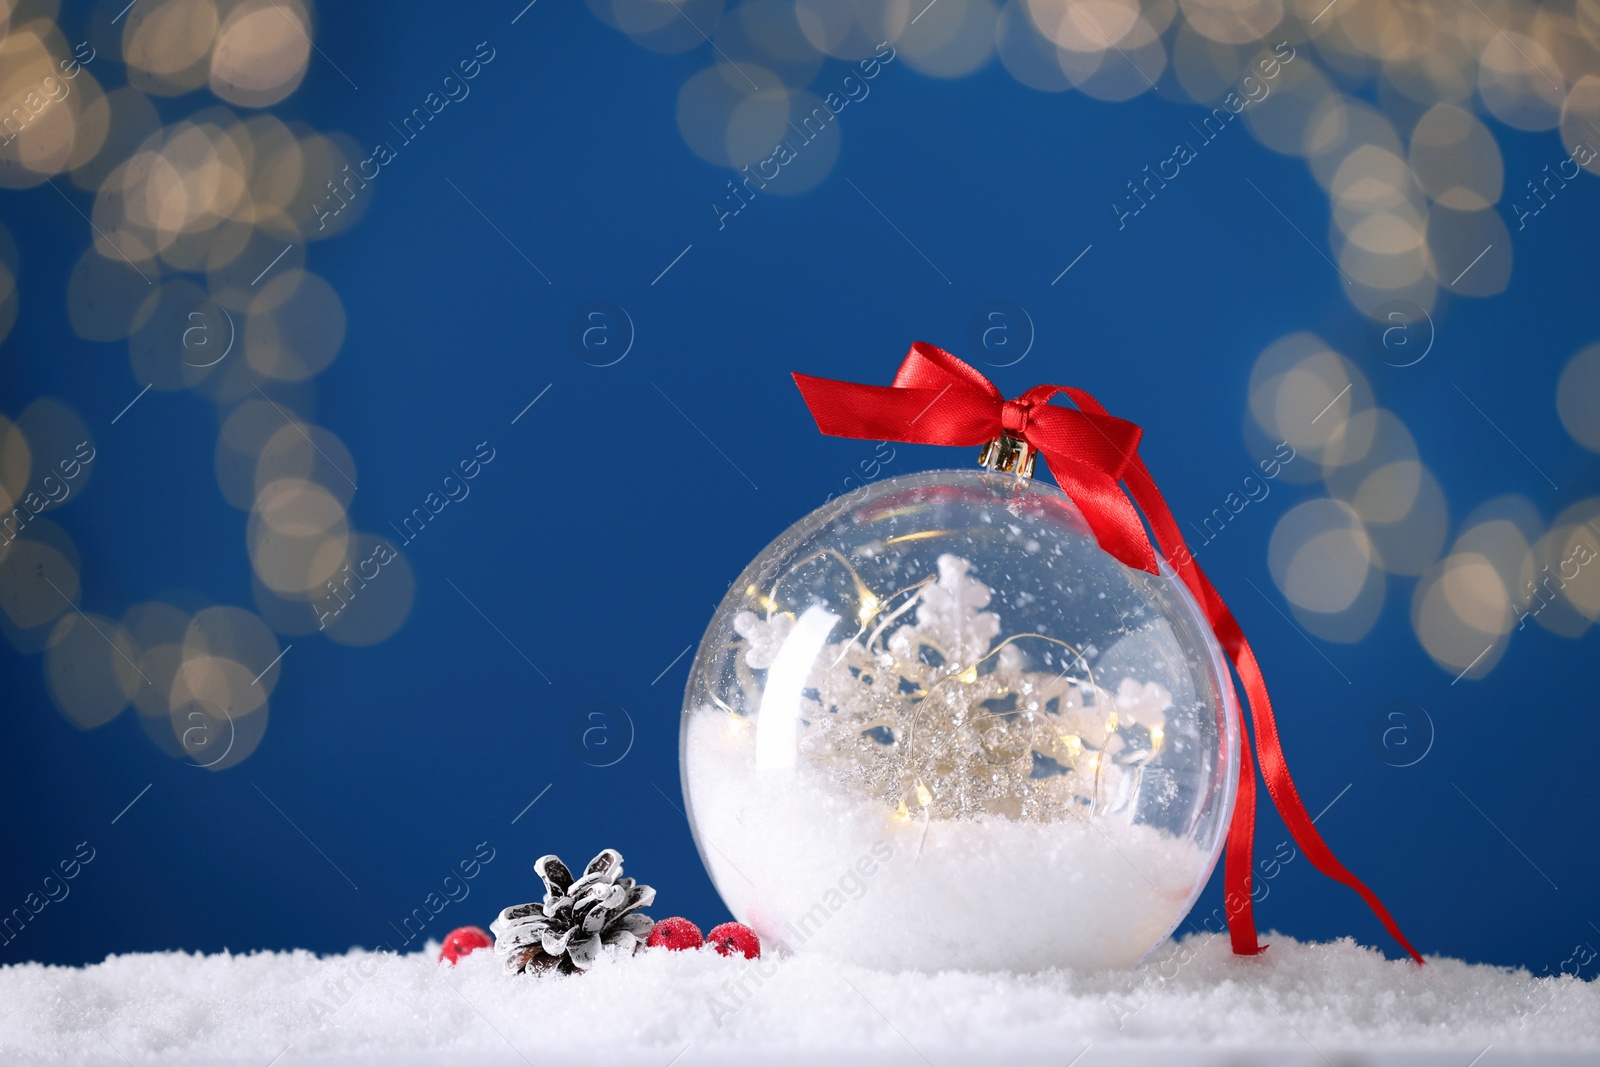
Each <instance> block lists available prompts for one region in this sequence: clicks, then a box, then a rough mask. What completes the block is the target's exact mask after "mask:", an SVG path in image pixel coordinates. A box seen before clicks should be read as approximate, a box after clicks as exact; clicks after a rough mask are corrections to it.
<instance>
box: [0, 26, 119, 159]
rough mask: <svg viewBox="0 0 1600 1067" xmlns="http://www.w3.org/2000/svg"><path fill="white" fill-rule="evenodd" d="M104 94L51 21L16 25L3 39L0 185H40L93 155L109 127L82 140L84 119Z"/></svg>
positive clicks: (0, 47)
mask: <svg viewBox="0 0 1600 1067" xmlns="http://www.w3.org/2000/svg"><path fill="white" fill-rule="evenodd" d="M69 72H70V73H69ZM100 95H101V91H100V88H99V85H98V84H97V83H96V82H95V79H94V77H93V76H92V75H91V74H89V73H88V72H87V71H86V70H84V69H83V67H82V65H81V64H79V63H77V61H76V60H75V59H74V58H73V52H72V50H71V49H69V48H68V47H67V45H66V42H65V41H64V40H63V39H62V37H61V33H60V31H59V30H57V29H56V27H55V24H54V23H52V22H51V21H49V19H47V18H37V17H36V18H32V19H31V20H30V21H28V22H26V23H24V24H22V25H12V26H11V28H10V32H9V33H8V34H6V35H5V36H4V37H0V187H7V186H9V187H11V188H25V187H27V186H31V185H37V184H38V183H40V182H42V181H44V180H45V179H46V178H48V177H50V176H51V175H53V174H57V173H59V172H60V171H63V170H66V169H67V168H68V167H69V166H71V165H73V163H74V162H75V159H76V161H81V160H82V159H84V158H86V157H87V156H88V155H90V154H92V153H93V152H94V151H95V149H96V148H97V147H98V144H97V143H96V138H95V134H98V135H99V137H100V138H103V137H104V136H105V129H104V127H103V124H102V125H101V126H100V127H99V128H98V129H95V130H91V131H85V132H86V134H87V136H85V137H84V140H83V143H81V144H80V143H79V119H80V116H81V114H82V111H83V108H84V107H85V106H86V105H87V104H89V103H90V102H91V100H93V99H96V98H98V97H99V96H100ZM75 150H76V152H75Z"/></svg>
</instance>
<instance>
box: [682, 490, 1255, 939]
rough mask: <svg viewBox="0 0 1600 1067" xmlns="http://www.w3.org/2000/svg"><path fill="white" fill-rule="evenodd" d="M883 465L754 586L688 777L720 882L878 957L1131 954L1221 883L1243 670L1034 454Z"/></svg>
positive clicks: (787, 935)
mask: <svg viewBox="0 0 1600 1067" xmlns="http://www.w3.org/2000/svg"><path fill="white" fill-rule="evenodd" d="M994 466H995V464H994V463H993V462H992V461H991V462H990V463H989V469H981V470H965V471H935V472H929V473H920V474H909V475H902V476H899V477H894V478H889V479H886V480H883V481H881V482H878V483H875V484H872V485H869V486H866V487H864V488H862V489H858V490H856V491H855V492H854V493H852V494H851V495H849V496H846V497H844V498H840V499H836V500H832V501H830V502H828V503H826V504H824V505H823V506H822V507H820V508H819V509H817V510H816V511H814V512H812V513H811V514H810V515H809V516H807V517H806V518H805V519H803V520H801V521H800V522H799V523H797V524H796V525H795V526H793V527H791V528H790V529H789V530H788V531H786V532H785V533H784V534H783V535H782V536H780V537H779V538H778V539H777V540H776V541H774V542H773V543H772V544H771V545H770V546H769V547H768V548H767V549H766V550H765V551H763V552H762V553H761V554H760V555H759V556H758V557H757V558H756V559H755V560H754V561H753V562H752V563H751V564H750V565H749V567H747V568H746V569H745V571H744V573H743V574H742V575H740V577H739V578H738V580H737V581H735V582H734V584H733V586H732V587H731V588H730V590H729V592H728V594H727V596H726V597H725V598H724V599H723V601H722V603H721V605H720V606H719V607H718V609H717V611H716V614H715V615H714V616H713V618H712V620H711V624H710V626H709V627H708V629H707V631H706V634H705V637H704V639H703V640H702V642H701V644H700V648H699V652H698V654H697V656H696V658H695V661H694V666H693V668H692V670H691V673H690V678H689V684H688V689H687V692H686V695H685V702H684V712H683V720H682V732H681V770H682V775H683V791H684V796H685V800H686V802H687V811H688V815H689V822H690V825H691V827H692V829H693V833H694V837H695V842H696V844H697V846H698V848H699V851H700V857H701V859H702V861H703V862H704V863H705V865H706V869H707V870H708V872H709V873H710V876H711V878H712V881H713V882H714V883H715V885H716V887H717V890H718V891H719V892H720V893H721V895H722V898H723V900H724V901H725V902H726V904H727V905H728V907H729V909H730V910H731V911H732V912H733V914H734V916H735V917H736V918H738V919H739V920H740V921H741V922H744V923H746V924H748V925H749V926H751V927H752V928H753V929H754V930H755V931H756V932H757V933H758V934H759V935H760V936H761V938H762V940H763V942H766V943H771V944H776V945H777V946H778V947H779V949H780V951H788V952H802V953H807V952H821V953H827V954H832V955H836V956H847V957H849V958H850V959H852V960H854V961H855V962H858V963H862V964H864V965H867V966H872V967H876V968H879V969H883V970H906V969H913V970H940V969H946V968H963V969H970V970H1006V971H1036V970H1041V969H1044V968H1049V967H1074V968H1080V969H1099V968H1126V967H1131V966H1133V965H1134V964H1136V963H1137V962H1138V961H1139V960H1140V959H1142V958H1143V957H1144V956H1145V955H1146V954H1147V953H1148V952H1149V951H1150V950H1151V949H1152V948H1154V947H1155V946H1157V945H1158V944H1160V943H1161V942H1162V941H1163V940H1164V939H1165V938H1166V937H1167V936H1168V935H1169V934H1170V933H1171V932H1172V931H1173V929H1174V928H1175V927H1176V926H1177V924H1178V923H1179V922H1180V921H1181V920H1182V919H1183V917H1184V916H1185V915H1186V914H1187V912H1188V910H1189V908H1190V907H1191V905H1192V904H1193V902H1194V899H1195V897H1196V896H1197V895H1198V893H1199V892H1200V890H1201V888H1202V887H1203V886H1204V885H1205V883H1206V881H1207V879H1208V878H1209V877H1210V874H1211V871H1212V869H1213V867H1214V866H1215V865H1216V862H1217V858H1218V855H1219V853H1220V851H1221V849H1222V845H1223V841H1224V838H1225V836H1226V830H1227V826H1228V821H1229V818H1230V816H1231V813H1232V806H1233V798H1234V793H1235V790H1236V789H1237V786H1238V774H1239V742H1240V739H1239V735H1238V730H1237V726H1236V722H1237V716H1236V710H1235V706H1234V695H1233V688H1232V685H1231V684H1230V683H1229V680H1228V679H1229V676H1228V673H1227V667H1226V662H1225V659H1224V657H1223V654H1222V651H1221V649H1220V648H1219V647H1218V645H1217V643H1216V640H1215V638H1214V637H1213V636H1212V633H1211V630H1210V628H1209V627H1208V626H1207V624H1206V621H1205V618H1204V616H1203V615H1202V613H1201V611H1200V609H1199V607H1198V606H1197V605H1196V603H1195V602H1194V600H1193V599H1192V597H1191V596H1190V594H1189V592H1188V590H1187V589H1186V588H1185V587H1184V585H1183V583H1182V582H1181V581H1179V580H1178V579H1177V578H1176V577H1175V576H1174V575H1173V574H1172V572H1171V571H1169V570H1167V569H1166V568H1165V567H1164V566H1163V568H1162V569H1161V571H1160V573H1156V574H1151V573H1146V572H1144V571H1141V570H1138V569H1135V568H1132V567H1128V566H1125V565H1124V564H1122V563H1121V562H1119V561H1118V560H1117V559H1116V558H1114V557H1113V556H1111V555H1110V554H1108V553H1107V552H1106V551H1105V550H1104V549H1102V548H1101V547H1100V546H1099V545H1098V544H1097V543H1096V541H1095V538H1094V536H1093V534H1092V533H1091V531H1090V529H1089V527H1088V525H1087V524H1086V522H1085V521H1084V518H1083V516H1082V514H1081V512H1080V511H1079V509H1078V508H1077V506H1076V505H1075V504H1074V503H1073V502H1072V500H1071V499H1070V498H1068V497H1067V495H1066V494H1064V493H1063V492H1062V491H1061V490H1059V489H1057V488H1056V487H1055V486H1053V485H1049V484H1045V483H1042V482H1037V481H1034V480H1032V479H1031V478H1029V477H1025V476H1023V475H1024V474H1026V473H1027V471H1026V470H1022V471H1018V470H1012V471H1011V472H1009V473H1008V472H1003V471H1001V470H997V469H994Z"/></svg>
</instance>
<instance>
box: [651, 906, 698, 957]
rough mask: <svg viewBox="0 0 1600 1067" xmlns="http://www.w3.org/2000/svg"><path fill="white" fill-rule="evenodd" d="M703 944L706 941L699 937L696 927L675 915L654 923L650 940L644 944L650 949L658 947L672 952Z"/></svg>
mask: <svg viewBox="0 0 1600 1067" xmlns="http://www.w3.org/2000/svg"><path fill="white" fill-rule="evenodd" d="M705 943H706V939H705V938H703V937H701V936H700V928H699V927H698V926H696V925H695V924H694V923H692V922H690V921H689V920H688V919H684V918H680V917H679V916H676V915H674V916H673V917H672V918H670V919H662V920H661V921H660V922H658V923H656V926H655V929H654V930H651V931H650V940H648V941H646V942H645V944H646V945H648V946H649V947H651V948H656V947H657V946H660V947H664V948H669V949H671V950H672V951H674V952H677V951H680V950H682V949H686V948H699V947H700V946H701V945H703V944H705Z"/></svg>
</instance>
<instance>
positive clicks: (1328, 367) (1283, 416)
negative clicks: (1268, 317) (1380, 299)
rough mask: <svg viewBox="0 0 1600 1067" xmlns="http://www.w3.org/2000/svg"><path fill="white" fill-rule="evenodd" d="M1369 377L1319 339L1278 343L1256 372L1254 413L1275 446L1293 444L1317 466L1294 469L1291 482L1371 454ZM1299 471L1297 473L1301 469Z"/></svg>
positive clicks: (1304, 336)
mask: <svg viewBox="0 0 1600 1067" xmlns="http://www.w3.org/2000/svg"><path fill="white" fill-rule="evenodd" d="M1371 408H1372V388H1371V386H1370V385H1368V384H1367V379H1366V376H1365V375H1363V374H1362V373H1361V372H1360V371H1359V370H1357V369H1356V367H1355V366H1354V365H1353V364H1352V363H1350V361H1349V360H1347V359H1345V358H1344V357H1343V356H1342V355H1340V354H1339V353H1337V352H1335V351H1333V350H1332V349H1331V348H1329V347H1328V346H1327V344H1326V343H1325V342H1324V341H1323V340H1322V339H1321V338H1319V337H1317V336H1316V335H1315V334H1310V333H1294V334H1290V335H1288V336H1286V337H1282V338H1280V339H1278V340H1277V341H1274V342H1273V343H1272V344H1271V345H1268V346H1267V348H1266V349H1265V350H1264V351H1263V352H1262V353H1261V355H1260V357H1259V358H1257V360H1256V364H1255V367H1254V368H1253V369H1252V370H1251V373H1250V412H1251V414H1252V415H1253V416H1254V418H1255V421H1256V424H1257V425H1258V426H1259V427H1260V428H1261V431H1262V432H1263V433H1264V434H1266V436H1267V437H1269V438H1271V439H1272V440H1274V441H1279V440H1282V441H1287V442H1288V443H1289V444H1291V445H1292V446H1294V448H1295V450H1296V452H1297V453H1301V454H1303V455H1305V456H1306V457H1307V458H1309V459H1311V460H1312V461H1313V462H1312V463H1308V464H1289V465H1288V466H1286V467H1285V468H1284V474H1285V476H1286V477H1287V478H1288V480H1290V481H1301V482H1304V481H1310V480H1312V479H1314V478H1316V477H1318V476H1319V475H1320V474H1322V473H1323V472H1322V471H1321V470H1317V469H1311V468H1312V467H1313V466H1314V464H1323V465H1324V466H1326V467H1337V466H1342V465H1344V464H1347V463H1354V462H1356V461H1357V460H1359V459H1361V458H1362V457H1363V456H1365V455H1366V452H1367V448H1368V447H1369V446H1370V444H1371V441H1372V436H1373V433H1374V427H1375V423H1374V420H1373V417H1372V416H1371V414H1370V410H1371ZM1297 467H1298V468H1299V469H1296V468H1297Z"/></svg>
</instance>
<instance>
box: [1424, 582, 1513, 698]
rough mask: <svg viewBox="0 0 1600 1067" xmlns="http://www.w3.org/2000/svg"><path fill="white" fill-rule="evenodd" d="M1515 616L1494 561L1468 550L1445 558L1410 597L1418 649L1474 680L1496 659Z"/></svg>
mask: <svg viewBox="0 0 1600 1067" xmlns="http://www.w3.org/2000/svg"><path fill="white" fill-rule="evenodd" d="M1514 621H1515V617H1514V615H1513V614H1512V611H1511V598H1510V594H1509V592H1508V591H1507V590H1506V587H1505V583H1504V582H1502V581H1501V580H1500V575H1499V573H1498V572H1496V571H1495V569H1494V566H1493V565H1492V564H1491V563H1490V562H1489V561H1488V560H1487V559H1485V558H1483V557H1482V556H1477V555H1473V554H1471V553H1464V554H1455V553H1452V554H1451V555H1449V556H1447V557H1445V559H1444V560H1442V561H1441V562H1440V563H1439V564H1438V565H1437V566H1435V567H1434V568H1432V569H1431V570H1429V571H1428V573H1427V574H1425V575H1423V576H1422V579H1421V581H1419V582H1418V583H1417V588H1416V591H1415V592H1414V594H1413V595H1412V598H1411V625H1412V628H1413V629H1414V630H1415V631H1416V634H1417V638H1418V640H1420V641H1421V642H1422V647H1423V649H1424V650H1425V651H1426V652H1427V653H1428V655H1429V656H1431V657H1432V658H1433V660H1434V662H1436V663H1437V664H1438V665H1439V666H1440V667H1441V668H1443V669H1444V670H1446V671H1448V672H1450V673H1451V674H1455V675H1457V679H1458V680H1459V679H1461V678H1467V679H1478V678H1482V677H1484V676H1485V675H1487V674H1488V673H1489V672H1490V671H1491V670H1493V669H1494V668H1495V665H1496V664H1498V663H1499V662H1500V657H1501V656H1502V655H1504V654H1505V649H1506V646H1507V644H1508V643H1509V639H1508V637H1507V635H1508V634H1509V633H1510V631H1511V628H1512V625H1513V623H1514Z"/></svg>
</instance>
